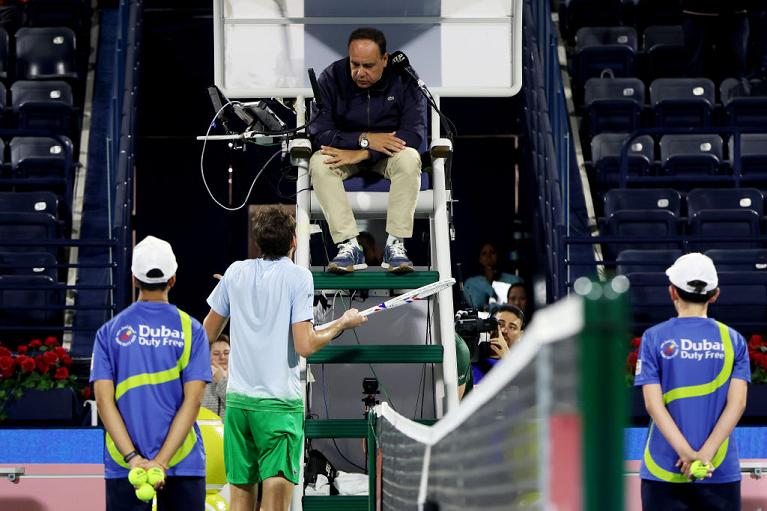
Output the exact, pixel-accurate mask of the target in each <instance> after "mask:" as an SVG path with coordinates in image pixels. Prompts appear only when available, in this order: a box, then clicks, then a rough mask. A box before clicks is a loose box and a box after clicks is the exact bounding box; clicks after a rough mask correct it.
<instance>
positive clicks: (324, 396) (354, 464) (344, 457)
mask: <svg viewBox="0 0 767 511" xmlns="http://www.w3.org/2000/svg"><path fill="white" fill-rule="evenodd" d="M321 368H322V401H323V402H324V403H325V418H326V419H330V411H329V408H328V396H327V394H328V392H327V388H326V385H327V382H326V381H325V364H321ZM331 440H332V441H333V446H335V448H336V451H338V454H339V456H341V457H342V458H343V459H344V460H345V461H346V462H347V463H348V464H350V465H352V466H354V467H355V468H358V469H360V470H362V471H363V472H367V469H366V468H364V467H361V466H359V465H357V464H356V463H354V462H353V461H352V460H350V459H349V458H347V457H346V456H344V453H343V452H341V448H340V447H338V444H337V443H336V439H335V438H331Z"/></svg>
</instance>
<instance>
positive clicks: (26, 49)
mask: <svg viewBox="0 0 767 511" xmlns="http://www.w3.org/2000/svg"><path fill="white" fill-rule="evenodd" d="M15 39H16V77H17V78H18V79H19V80H52V79H54V80H63V79H68V80H77V77H78V76H77V65H76V60H75V33H74V32H73V31H72V30H71V29H69V28H66V27H39V28H36V27H24V28H20V29H19V30H17V31H16V36H15Z"/></svg>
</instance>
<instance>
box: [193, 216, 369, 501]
mask: <svg viewBox="0 0 767 511" xmlns="http://www.w3.org/2000/svg"><path fill="white" fill-rule="evenodd" d="M295 230H296V222H295V219H294V218H293V216H292V215H291V214H290V213H287V212H285V211H283V210H282V209H279V208H276V207H273V208H265V209H264V210H261V211H260V212H259V213H258V214H257V215H256V218H255V222H254V234H255V239H256V243H257V244H258V246H259V248H260V249H261V253H262V257H259V258H257V259H251V260H247V261H237V262H235V263H233V264H232V265H231V266H229V268H228V269H227V270H226V273H224V276H223V278H222V279H221V280H220V281H219V283H218V285H216V288H215V289H214V290H213V292H212V293H211V295H210V296H209V297H208V304H209V305H210V312H209V313H208V316H207V317H206V318H205V321H204V322H203V325H204V326H205V330H206V331H207V333H208V336H209V338H210V339H217V338H218V336H219V334H220V333H221V331H222V330H223V328H224V326H225V325H226V322H227V320H228V319H229V318H230V317H231V319H232V325H231V328H230V333H231V345H232V348H231V352H230V357H229V384H228V387H227V392H226V418H225V422H224V424H225V427H224V463H225V464H226V478H227V481H228V482H229V483H230V484H231V485H232V493H231V505H230V511H253V509H254V507H253V506H254V503H255V502H256V500H257V497H258V495H257V492H258V490H257V484H256V483H263V496H262V499H261V509H267V510H270V511H271V510H285V511H287V510H288V508H289V506H290V499H291V493H292V491H293V486H294V485H295V484H297V483H298V476H299V471H300V463H301V455H302V446H303V437H304V403H303V397H302V389H301V382H300V379H299V365H298V364H299V356H303V357H308V356H309V355H311V354H312V353H314V352H316V351H317V350H319V349H320V348H322V347H323V346H325V345H326V344H327V343H328V342H330V341H331V340H332V339H333V338H334V337H335V336H336V335H338V334H339V333H340V332H341V331H342V330H346V329H349V328H354V327H356V326H358V325H360V324H362V323H363V322H365V321H366V318H364V317H362V316H360V314H359V312H358V311H357V309H350V310H348V311H346V312H345V313H344V315H343V316H342V317H341V318H340V319H339V320H338V321H336V322H334V323H333V324H332V325H330V326H329V327H328V328H326V329H325V330H322V331H320V332H315V331H314V328H313V325H312V317H313V309H312V305H313V300H314V283H313V281H312V275H311V273H310V272H309V270H308V269H306V268H302V267H300V266H297V265H295V264H294V263H293V262H292V261H291V260H290V258H289V257H290V255H291V254H292V252H293V250H294V249H295V247H296V238H295ZM291 334H292V337H293V341H292V342H291V341H290V337H291Z"/></svg>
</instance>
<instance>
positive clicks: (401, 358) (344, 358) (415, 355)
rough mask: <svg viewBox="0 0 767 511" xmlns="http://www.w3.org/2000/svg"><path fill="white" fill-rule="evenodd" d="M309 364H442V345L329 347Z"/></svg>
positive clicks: (313, 357)
mask: <svg viewBox="0 0 767 511" xmlns="http://www.w3.org/2000/svg"><path fill="white" fill-rule="evenodd" d="M308 362H309V363H310V364H366V363H367V364H421V363H432V364H441V363H442V345H434V344H422V345H411V344H391V345H385V344H384V345H373V346H362V345H351V346H331V345H328V346H325V347H324V348H322V349H321V350H320V351H318V352H317V353H315V354H314V355H312V356H310V357H309V359H308Z"/></svg>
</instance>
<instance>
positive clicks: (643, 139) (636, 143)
mask: <svg viewBox="0 0 767 511" xmlns="http://www.w3.org/2000/svg"><path fill="white" fill-rule="evenodd" d="M627 138H628V135H626V134H624V133H600V134H599V135H597V136H595V137H594V138H593V139H591V159H592V161H593V163H594V168H595V169H596V174H597V180H598V181H599V182H600V183H602V184H603V186H615V185H616V184H617V183H618V180H619V178H620V164H621V158H620V156H621V148H622V147H623V143H624V142H625V141H626V139H627ZM654 153H655V142H654V141H653V139H652V137H651V136H650V135H642V136H639V137H636V138H634V139H633V140H632V141H631V143H630V144H629V147H628V153H627V154H626V158H627V159H628V174H629V175H631V176H642V175H646V174H648V173H649V172H650V169H651V167H652V164H653V159H654Z"/></svg>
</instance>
